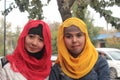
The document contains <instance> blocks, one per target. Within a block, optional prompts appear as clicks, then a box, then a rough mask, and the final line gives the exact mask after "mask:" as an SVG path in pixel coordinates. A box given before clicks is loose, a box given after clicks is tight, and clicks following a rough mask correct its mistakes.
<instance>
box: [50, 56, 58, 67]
mask: <svg viewBox="0 0 120 80" xmlns="http://www.w3.org/2000/svg"><path fill="white" fill-rule="evenodd" d="M56 59H57V54H53V55H52V56H51V61H52V65H54V63H55V61H56Z"/></svg>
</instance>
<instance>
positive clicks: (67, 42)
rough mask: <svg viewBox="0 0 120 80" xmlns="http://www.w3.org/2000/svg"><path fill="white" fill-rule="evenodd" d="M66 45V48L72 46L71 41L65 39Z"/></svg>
mask: <svg viewBox="0 0 120 80" xmlns="http://www.w3.org/2000/svg"><path fill="white" fill-rule="evenodd" d="M64 43H65V45H66V47H69V46H70V44H71V40H69V39H66V38H64Z"/></svg>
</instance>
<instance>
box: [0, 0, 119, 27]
mask: <svg viewBox="0 0 120 80" xmlns="http://www.w3.org/2000/svg"><path fill="white" fill-rule="evenodd" d="M6 1H7V2H6V7H8V4H9V3H10V2H11V1H12V0H6ZM46 1H47V0H43V3H46ZM3 4H4V0H1V1H0V11H1V10H2V11H3V10H4V5H3ZM89 10H90V12H91V13H90V15H91V16H92V17H93V18H94V25H95V26H101V27H103V28H104V29H107V23H106V21H105V20H104V18H103V17H102V18H100V15H99V13H96V12H95V11H94V10H93V9H91V8H90V7H89ZM111 10H112V11H113V16H115V17H119V18H120V7H113V8H111ZM43 15H44V17H45V19H44V21H46V22H47V23H51V22H56V21H57V22H62V19H61V16H60V13H59V11H58V7H57V2H56V0H51V1H50V3H49V5H48V6H45V7H43ZM27 17H28V13H21V12H20V11H19V9H14V10H13V11H12V12H10V13H9V14H8V15H7V16H6V21H7V22H10V23H12V26H13V27H16V26H20V27H23V26H24V25H25V24H26V23H27V21H28V18H27ZM0 18H1V15H0ZM110 26H111V25H110V24H108V29H109V27H110ZM110 29H111V27H110Z"/></svg>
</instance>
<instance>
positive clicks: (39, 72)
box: [7, 20, 52, 80]
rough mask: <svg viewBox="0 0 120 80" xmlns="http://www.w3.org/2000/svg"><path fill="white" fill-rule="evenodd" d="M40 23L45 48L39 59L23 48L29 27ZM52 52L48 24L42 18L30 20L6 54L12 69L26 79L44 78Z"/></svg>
mask: <svg viewBox="0 0 120 80" xmlns="http://www.w3.org/2000/svg"><path fill="white" fill-rule="evenodd" d="M40 24H41V25H42V27H43V28H42V30H43V31H42V34H43V38H44V44H45V50H44V53H43V54H44V55H43V57H42V58H41V59H36V58H34V57H32V56H30V55H28V53H27V51H26V50H25V48H24V45H25V37H26V36H27V35H28V32H29V30H30V29H31V28H35V27H37V26H38V25H40ZM51 53H52V48H51V33H50V29H49V26H48V25H47V24H46V23H45V22H43V21H42V20H30V21H29V22H28V23H27V24H26V25H25V26H24V29H23V31H22V32H21V35H20V36H19V39H18V44H17V47H16V49H15V51H14V52H13V54H11V55H8V56H7V59H8V60H9V62H10V64H11V67H12V69H13V70H14V71H15V72H20V73H21V74H23V76H25V77H26V79H27V80H44V79H45V78H46V77H47V76H48V75H49V73H50V70H51V66H52V62H51V60H50V58H51Z"/></svg>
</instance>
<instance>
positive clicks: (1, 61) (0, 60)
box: [0, 57, 9, 67]
mask: <svg viewBox="0 0 120 80" xmlns="http://www.w3.org/2000/svg"><path fill="white" fill-rule="evenodd" d="M8 62H9V61H8V60H7V58H6V57H2V58H0V66H1V67H4V66H5V65H6V64H7V63H8Z"/></svg>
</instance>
